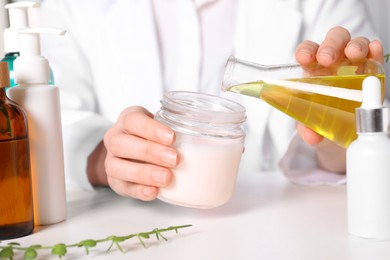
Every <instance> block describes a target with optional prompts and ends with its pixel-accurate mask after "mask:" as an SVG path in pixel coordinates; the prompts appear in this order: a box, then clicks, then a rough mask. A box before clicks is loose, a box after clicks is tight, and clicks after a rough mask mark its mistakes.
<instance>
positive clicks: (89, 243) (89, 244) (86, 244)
mask: <svg viewBox="0 0 390 260" xmlns="http://www.w3.org/2000/svg"><path fill="white" fill-rule="evenodd" d="M96 244H97V243H96V241H95V240H93V239H87V240H83V241H80V242H79V244H78V246H79V247H81V246H83V247H85V251H86V252H87V255H89V248H91V247H95V246H96Z"/></svg>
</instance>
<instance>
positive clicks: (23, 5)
mask: <svg viewBox="0 0 390 260" xmlns="http://www.w3.org/2000/svg"><path fill="white" fill-rule="evenodd" d="M39 6H40V4H39V3H38V2H33V1H21V2H16V3H12V4H7V5H5V6H4V8H5V9H8V14H9V15H8V16H9V24H10V27H8V28H7V29H5V30H4V51H5V52H6V53H11V52H19V38H18V30H20V29H23V28H27V27H29V16H28V10H29V9H30V8H39Z"/></svg>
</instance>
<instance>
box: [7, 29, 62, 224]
mask: <svg viewBox="0 0 390 260" xmlns="http://www.w3.org/2000/svg"><path fill="white" fill-rule="evenodd" d="M40 33H52V34H57V35H62V34H64V33H65V31H63V30H60V29H55V28H40V27H36V28H28V29H24V30H21V31H20V32H19V34H20V35H19V37H20V57H18V58H17V59H16V60H15V62H14V66H15V81H16V83H18V84H19V85H18V86H16V87H14V88H10V89H8V91H7V94H8V96H9V98H10V99H12V100H14V101H15V102H17V103H18V104H20V105H21V106H22V107H23V108H24V109H25V111H26V114H27V119H28V128H29V129H28V130H29V133H30V155H31V167H32V168H31V170H32V179H33V202H34V211H35V212H34V217H35V224H36V225H47V224H53V223H57V222H60V221H62V220H64V219H65V218H66V192H65V176H64V158H63V142H62V127H61V114H60V97H59V89H58V87H57V86H54V85H49V84H48V82H49V78H50V69H49V62H48V61H47V59H46V58H44V57H43V56H41V54H40Z"/></svg>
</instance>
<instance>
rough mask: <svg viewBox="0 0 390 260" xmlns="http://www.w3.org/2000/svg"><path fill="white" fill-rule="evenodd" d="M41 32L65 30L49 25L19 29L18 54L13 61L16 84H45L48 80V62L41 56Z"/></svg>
mask: <svg viewBox="0 0 390 260" xmlns="http://www.w3.org/2000/svg"><path fill="white" fill-rule="evenodd" d="M41 33H49V34H55V35H64V34H65V33H66V31H65V30H62V29H58V28H51V27H34V28H26V29H21V30H19V40H20V56H19V57H17V58H16V60H15V61H14V71H15V83H17V84H47V83H48V82H49V80H50V67H49V62H48V60H47V59H46V58H45V57H43V56H41V44H40V34H41Z"/></svg>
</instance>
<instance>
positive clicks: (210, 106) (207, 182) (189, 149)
mask: <svg viewBox="0 0 390 260" xmlns="http://www.w3.org/2000/svg"><path fill="white" fill-rule="evenodd" d="M161 104H162V107H161V110H160V111H158V112H157V114H156V116H155V118H156V120H158V121H160V122H162V123H164V124H165V125H167V126H169V127H171V128H172V129H173V130H174V131H175V133H176V141H175V143H174V145H173V147H174V148H175V149H176V150H177V151H178V153H179V158H180V160H179V164H178V165H177V166H176V167H175V168H173V169H172V172H173V174H174V178H173V180H172V182H171V184H170V185H169V186H168V187H166V188H161V189H160V191H159V195H158V198H159V199H160V200H162V201H165V202H168V203H171V204H176V205H181V206H186V207H193V208H214V207H217V206H220V205H222V204H224V203H226V202H227V201H228V200H229V199H230V197H231V196H232V194H233V192H234V188H235V184H236V179H237V172H238V168H239V164H240V160H241V155H242V153H243V149H244V138H245V132H244V130H243V127H242V125H243V123H244V122H245V119H246V115H245V108H244V107H243V106H241V105H240V104H238V103H236V102H233V101H231V100H228V99H224V98H221V97H218V96H214V95H208V94H202V93H196V92H186V91H173V92H168V93H166V94H165V95H164V98H163V99H162V100H161Z"/></svg>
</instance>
